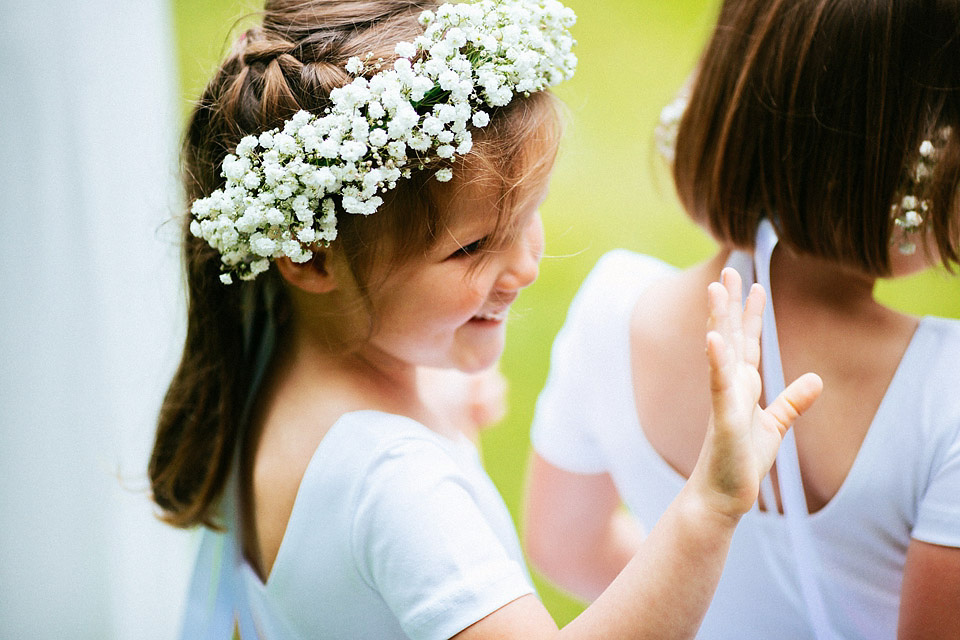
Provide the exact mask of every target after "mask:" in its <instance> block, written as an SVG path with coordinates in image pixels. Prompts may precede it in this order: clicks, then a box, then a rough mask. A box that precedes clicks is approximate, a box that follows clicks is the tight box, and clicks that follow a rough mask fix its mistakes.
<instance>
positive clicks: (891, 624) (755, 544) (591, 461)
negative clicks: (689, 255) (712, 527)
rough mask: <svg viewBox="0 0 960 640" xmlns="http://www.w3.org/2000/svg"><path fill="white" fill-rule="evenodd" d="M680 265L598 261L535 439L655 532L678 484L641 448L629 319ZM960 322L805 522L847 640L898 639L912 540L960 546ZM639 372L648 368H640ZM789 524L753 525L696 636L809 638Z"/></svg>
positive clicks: (927, 344) (622, 254)
mask: <svg viewBox="0 0 960 640" xmlns="http://www.w3.org/2000/svg"><path fill="white" fill-rule="evenodd" d="M670 270H672V267H670V266H668V265H666V264H664V263H663V262H660V261H658V260H656V259H654V258H650V257H647V256H642V255H637V254H634V253H630V252H627V251H622V250H619V251H614V252H611V253H609V254H607V255H606V256H604V257H603V258H602V259H601V260H600V262H599V263H598V264H597V266H596V267H595V268H594V270H593V271H592V272H591V274H590V275H589V277H588V278H587V280H586V281H585V283H584V284H583V286H582V288H581V290H580V292H579V293H578V294H577V297H576V299H575V300H574V302H573V305H572V307H571V309H570V312H569V315H568V317H567V320H566V324H565V325H564V327H563V329H562V330H561V332H560V334H559V335H558V336H557V339H556V342H555V344H554V347H553V354H552V360H551V367H550V374H549V377H548V380H547V385H546V388H545V389H544V391H543V392H542V394H541V396H540V398H539V401H538V404H537V410H536V415H535V418H534V425H533V429H532V434H531V435H532V440H533V444H534V447H535V449H536V451H537V452H538V453H539V454H540V455H541V456H542V457H543V458H545V459H546V460H548V461H549V462H550V463H552V464H553V465H555V466H557V467H559V468H562V469H565V470H568V471H571V472H574V473H609V474H611V476H612V478H613V480H614V482H615V484H616V486H617V489H618V491H619V492H620V495H621V497H622V499H623V501H624V502H625V504H626V505H627V507H628V508H629V509H630V511H631V512H632V513H633V514H634V515H635V516H636V517H637V518H638V519H639V520H640V522H641V523H642V524H643V526H644V527H645V528H646V529H647V530H649V529H650V528H651V527H652V525H653V524H654V523H655V522H656V521H657V519H658V518H659V517H660V516H661V514H662V513H663V512H664V510H665V509H666V507H667V505H668V504H669V503H670V502H671V501H672V500H673V498H674V497H675V496H676V494H677V493H678V492H679V490H680V488H681V487H682V486H683V484H684V481H685V480H684V478H683V477H682V476H680V475H679V474H678V473H677V472H676V471H675V470H674V469H673V468H672V467H671V466H669V465H668V464H667V463H666V461H664V460H663V458H661V457H660V456H659V455H658V454H657V452H656V451H655V450H654V449H653V447H652V446H651V444H650V442H649V441H648V440H647V439H646V437H645V435H644V432H643V428H642V425H640V424H639V421H638V417H637V409H636V406H635V404H634V399H633V398H634V394H633V388H632V376H631V362H630V349H629V343H630V330H629V327H630V317H631V314H632V311H633V309H634V307H635V305H636V304H637V302H638V300H639V299H640V297H641V296H642V294H643V290H644V289H645V288H646V287H647V286H648V285H649V284H650V283H651V282H652V281H654V280H655V279H657V278H659V277H662V276H663V275H664V274H666V273H668V272H669V271H670ZM957 363H960V322H957V321H954V320H946V319H942V318H934V317H925V318H923V319H922V320H921V322H920V325H919V327H918V328H917V330H916V333H915V334H914V336H913V338H912V340H911V342H910V345H909V347H908V349H907V351H906V353H905V354H904V356H903V359H902V360H901V362H900V365H899V367H898V369H897V372H896V374H895V376H894V378H893V380H892V381H891V383H890V386H889V388H888V389H887V392H886V395H885V396H884V398H883V401H882V403H881V404H880V407H879V409H878V411H877V413H876V415H875V417H874V420H873V423H872V425H871V426H870V428H869V431H868V433H867V435H866V438H865V439H864V442H863V445H862V446H861V448H860V451H859V453H858V455H857V458H856V461H855V462H854V465H853V467H852V468H851V470H850V473H849V474H848V476H847V478H846V480H845V481H844V483H843V485H842V486H841V488H840V490H839V491H838V492H837V494H836V496H834V498H833V499H832V500H831V501H830V502H829V503H828V504H827V505H826V506H825V507H824V508H823V509H821V510H820V511H818V512H816V513H815V514H813V515H811V516H808V518H809V524H810V529H811V532H812V534H813V536H814V539H815V540H816V541H817V545H818V548H819V551H820V558H819V561H820V567H818V568H817V571H816V580H817V582H818V584H819V586H820V589H821V591H822V593H823V597H824V600H825V603H826V608H827V611H826V613H827V615H828V617H829V620H830V623H831V624H832V625H833V627H834V628H835V629H836V631H837V632H838V633H839V634H841V636H842V637H844V638H860V639H863V640H883V639H885V638H891V639H892V638H895V637H896V624H897V614H898V607H899V596H900V583H901V579H902V572H903V567H904V563H905V556H906V550H907V545H908V544H909V543H910V539H911V538H916V539H919V540H924V541H927V542H931V543H934V544H939V545H946V546H960V393H958V389H960V365H958V364H957ZM641 366H642V363H641ZM806 620H807V616H806V611H805V604H804V601H803V599H802V597H801V593H800V590H799V586H798V582H797V574H796V571H795V564H794V559H793V556H792V553H791V549H790V545H789V542H788V535H787V532H786V530H785V522H784V518H783V517H782V516H779V515H777V514H771V513H766V512H760V511H759V510H758V509H756V507H755V508H754V509H753V510H752V511H750V512H749V513H747V514H746V515H745V516H744V517H743V519H742V520H741V522H740V525H739V527H738V528H737V531H736V533H735V535H734V539H733V543H732V546H731V549H730V554H729V557H728V560H727V564H726V566H725V569H724V572H723V576H722V578H721V580H720V584H719V587H718V589H717V593H716V596H715V597H714V599H713V603H712V605H711V607H710V609H709V611H708V612H707V614H706V617H705V619H704V621H703V625H702V626H701V629H700V633H699V634H698V636H697V637H698V638H704V639H718V638H730V639H738V640H744V639H746V640H749V639H753V638H755V639H757V640H769V639H771V638H776V639H777V640H793V639H808V638H812V637H813V632H812V631H811V629H810V627H809V624H808V623H807V621H806Z"/></svg>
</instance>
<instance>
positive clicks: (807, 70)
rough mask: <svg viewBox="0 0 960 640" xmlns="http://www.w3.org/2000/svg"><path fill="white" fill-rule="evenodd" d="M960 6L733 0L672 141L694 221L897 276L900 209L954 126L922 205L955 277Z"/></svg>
mask: <svg viewBox="0 0 960 640" xmlns="http://www.w3.org/2000/svg"><path fill="white" fill-rule="evenodd" d="M958 61H960V2H957V0H896V1H895V2H892V1H889V0H883V1H880V0H728V1H726V2H724V3H723V6H722V7H721V9H720V14H719V18H718V21H717V25H716V27H715V29H714V31H713V35H712V37H711V40H710V42H709V43H708V45H707V47H706V49H705V50H704V52H703V54H702V57H701V59H700V63H699V69H698V72H697V77H696V80H695V83H694V86H693V89H692V93H691V98H690V102H689V105H688V107H687V110H686V113H685V114H684V117H683V119H682V121H681V123H680V128H679V131H678V135H677V149H676V158H675V161H674V179H675V183H676V187H677V192H678V194H679V196H680V200H681V202H682V203H683V205H684V207H685V208H686V210H687V212H688V213H689V214H690V215H691V216H692V217H693V218H694V219H695V220H697V221H698V222H700V223H701V224H704V225H705V226H706V227H707V228H708V229H709V230H710V232H711V233H712V234H713V235H714V236H715V237H716V238H717V239H719V240H720V241H721V242H724V243H727V244H730V245H734V246H738V247H749V246H752V245H753V242H754V236H755V232H756V229H757V225H758V223H759V221H760V219H762V218H769V219H770V220H771V221H772V222H773V223H774V225H775V227H776V228H777V230H778V233H779V235H780V238H781V241H782V242H783V243H785V244H786V245H788V246H790V247H792V248H793V249H794V250H796V251H798V252H800V253H804V254H811V255H815V256H818V257H822V258H826V259H830V260H834V261H837V262H839V263H843V264H847V265H850V266H853V267H856V268H859V269H862V270H864V271H865V272H867V273H870V274H873V275H878V276H879V275H886V274H888V273H889V268H890V264H889V249H890V243H891V234H892V232H893V229H894V227H893V221H892V219H891V218H892V217H891V215H890V208H891V204H893V203H894V202H895V201H896V199H897V198H899V197H902V195H903V191H904V185H909V184H910V182H911V181H910V174H911V172H912V171H913V169H914V167H915V165H916V163H917V161H918V159H919V148H920V144H921V142H922V141H923V140H924V139H931V138H935V137H936V136H937V135H938V134H939V132H941V131H942V130H944V128H950V129H952V134H951V135H949V137H948V139H947V141H946V144H945V146H944V148H943V149H941V150H940V152H939V158H938V162H937V165H936V170H935V173H934V175H933V176H932V177H931V179H930V180H929V181H928V182H927V183H926V191H925V192H924V193H922V194H921V193H918V194H915V195H917V196H918V197H924V198H928V199H929V200H930V201H931V202H932V209H931V211H930V212H929V213H928V214H927V215H926V218H927V220H926V225H928V226H927V228H929V229H930V230H931V232H932V234H931V235H932V241H933V242H934V243H935V244H936V249H937V250H938V252H939V255H940V257H941V259H942V261H943V263H944V265H946V266H947V267H948V268H949V267H950V265H951V264H955V263H957V261H958V250H960V202H958V189H957V185H958V182H960V62H958Z"/></svg>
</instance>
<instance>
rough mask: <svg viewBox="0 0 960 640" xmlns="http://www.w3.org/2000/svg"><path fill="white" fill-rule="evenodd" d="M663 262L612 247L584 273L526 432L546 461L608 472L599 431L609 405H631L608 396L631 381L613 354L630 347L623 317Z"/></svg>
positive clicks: (607, 419)
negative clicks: (531, 422) (529, 429)
mask: <svg viewBox="0 0 960 640" xmlns="http://www.w3.org/2000/svg"><path fill="white" fill-rule="evenodd" d="M670 269H672V267H670V266H668V265H667V264H665V263H664V262H661V261H660V260H657V259H656V258H653V257H650V256H644V255H640V254H636V253H632V252H630V251H625V250H622V249H618V250H614V251H611V252H609V253H607V254H606V255H604V256H603V257H602V258H600V260H599V261H598V262H597V264H596V266H595V267H594V268H593V269H592V270H591V272H590V274H589V275H588V276H587V278H586V280H584V283H583V285H582V286H581V287H580V290H579V291H578V292H577V295H576V297H575V298H574V300H573V303H572V304H571V305H570V311H569V313H568V314H567V319H566V321H565V323H564V325H563V328H562V329H561V330H560V333H559V334H557V338H556V340H555V341H554V343H553V350H552V351H551V356H550V372H549V374H548V376H547V383H546V386H545V387H544V389H543V391H542V392H541V393H540V397H539V398H538V400H537V406H536V411H535V413H534V417H533V426H532V427H531V431H530V440H531V441H532V443H533V448H534V450H535V451H536V452H537V453H538V454H539V455H540V456H541V457H542V458H544V459H545V460H546V461H547V462H549V463H550V464H552V465H554V466H556V467H559V468H561V469H564V470H566V471H570V472H573V473H584V474H587V473H604V472H606V471H607V462H606V456H605V455H604V453H603V450H602V447H601V440H602V439H603V438H602V437H601V434H600V430H601V429H603V428H606V427H607V425H608V423H609V422H610V420H611V419H612V420H614V421H615V420H616V419H618V418H619V417H620V416H619V414H618V415H613V416H611V414H610V412H611V407H614V406H621V407H622V406H629V407H632V406H633V403H632V402H629V403H624V402H623V398H620V397H619V396H613V395H611V394H620V393H629V391H624V390H626V389H630V388H632V382H631V380H630V379H629V376H630V373H629V365H628V364H627V365H625V366H620V364H614V361H616V362H619V361H620V359H621V358H622V356H623V354H624V353H625V352H628V350H629V348H630V346H629V324H630V317H631V315H632V314H633V308H634V306H635V305H636V302H637V300H638V299H639V296H640V295H641V293H642V291H643V289H644V288H646V287H647V286H648V285H649V283H650V281H651V280H652V279H654V278H656V277H658V276H660V275H663V274H664V273H665V272H667V271H668V270H670ZM624 377H626V378H627V379H626V380H624V379H622V378H624ZM625 410H630V409H625ZM614 413H616V412H615V411H614Z"/></svg>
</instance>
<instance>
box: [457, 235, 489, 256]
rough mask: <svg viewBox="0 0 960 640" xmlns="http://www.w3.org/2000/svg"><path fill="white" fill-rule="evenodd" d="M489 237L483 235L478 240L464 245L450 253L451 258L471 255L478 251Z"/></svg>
mask: <svg viewBox="0 0 960 640" xmlns="http://www.w3.org/2000/svg"><path fill="white" fill-rule="evenodd" d="M486 242H487V238H486V237H483V238H480V239H479V240H477V241H476V242H471V243H470V244H466V245H463V246H462V247H460V248H459V249H457V250H456V251H454V252H453V253H451V254H450V257H451V258H461V257H464V256H471V255H473V254H475V253H476V252H477V251H480V249H482V248H483V245H484V244H486Z"/></svg>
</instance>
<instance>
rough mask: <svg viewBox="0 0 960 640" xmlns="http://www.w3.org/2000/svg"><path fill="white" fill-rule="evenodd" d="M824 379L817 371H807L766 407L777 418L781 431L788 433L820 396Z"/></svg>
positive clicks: (769, 413) (767, 411)
mask: <svg viewBox="0 0 960 640" xmlns="http://www.w3.org/2000/svg"><path fill="white" fill-rule="evenodd" d="M821 391H823V380H821V379H820V376H818V375H817V374H815V373H805V374H803V375H802V376H800V377H799V378H797V379H796V380H794V381H793V382H791V383H790V384H789V385H788V386H787V388H786V389H784V390H783V392H782V393H781V394H780V395H778V396H777V398H776V400H774V401H773V402H771V403H770V404H769V405H768V406H767V408H766V409H765V411H766V413H767V414H768V415H770V416H771V417H773V419H774V420H776V422H777V424H778V426H779V428H780V433H781V434H783V433H786V431H787V429H789V428H790V426H791V425H793V423H794V421H795V420H796V419H797V418H798V417H800V416H801V415H802V414H803V412H804V411H806V410H807V409H809V408H810V406H811V405H812V404H813V403H814V401H816V399H817V398H819V397H820V392H821Z"/></svg>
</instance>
